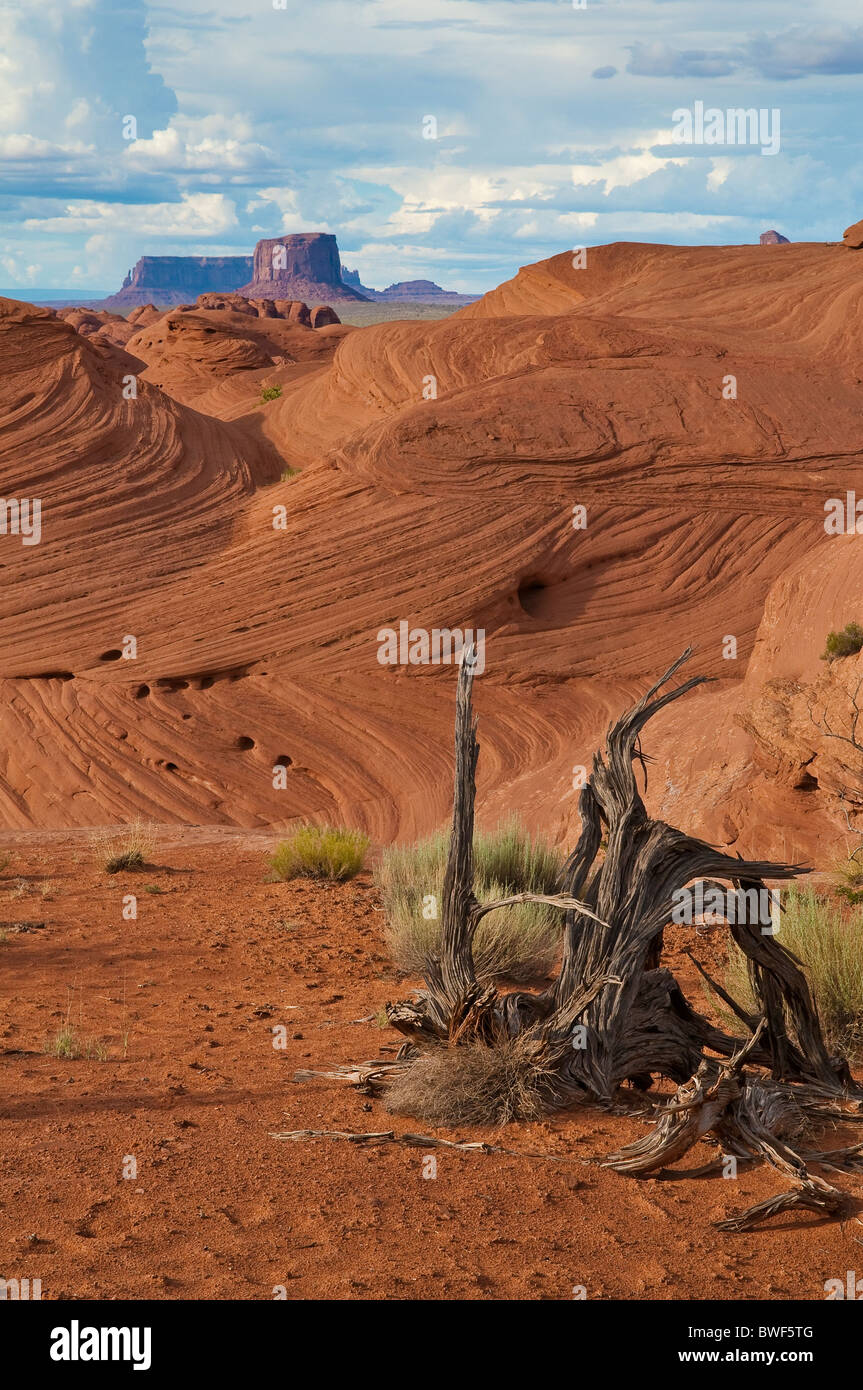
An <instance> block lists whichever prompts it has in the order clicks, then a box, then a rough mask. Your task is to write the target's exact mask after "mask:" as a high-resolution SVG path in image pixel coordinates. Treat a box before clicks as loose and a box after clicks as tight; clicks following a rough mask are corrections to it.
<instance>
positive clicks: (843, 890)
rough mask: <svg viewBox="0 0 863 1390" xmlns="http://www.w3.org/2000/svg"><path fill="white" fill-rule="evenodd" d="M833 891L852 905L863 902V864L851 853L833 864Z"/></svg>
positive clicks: (855, 905)
mask: <svg viewBox="0 0 863 1390" xmlns="http://www.w3.org/2000/svg"><path fill="white" fill-rule="evenodd" d="M833 876H834V877H833V891H834V893H836V895H837V896H838V897H840V898H844V899H845V901H846V902H847V903H849V904H850V906H851V907H857V906H858V904H860V903H863V864H861V863H860V862H859V860H857V859H855V857H854V855H853V854H849V856H848V858H847V859H839V860H837V862H836V863H835V864H834V865H833Z"/></svg>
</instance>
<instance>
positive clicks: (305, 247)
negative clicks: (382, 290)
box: [238, 232, 366, 304]
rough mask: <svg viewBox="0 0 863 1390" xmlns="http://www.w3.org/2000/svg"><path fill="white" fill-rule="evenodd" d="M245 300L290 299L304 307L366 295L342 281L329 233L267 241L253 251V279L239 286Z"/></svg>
mask: <svg viewBox="0 0 863 1390" xmlns="http://www.w3.org/2000/svg"><path fill="white" fill-rule="evenodd" d="M238 288H239V293H240V294H242V295H245V296H246V298H247V299H255V300H257V299H272V300H275V299H291V300H305V301H306V302H307V303H309V302H311V303H315V302H317V303H319V304H320V303H325V304H328V303H329V302H330V300H333V299H335V300H339V299H345V300H359V301H362V300H363V299H365V297H366V296H365V295H364V294H361V293H360V291H359V290H357V289H354V287H353V286H352V285H346V284H345V283H344V281H343V279H342V267H341V262H340V260H339V248H338V243H337V241H336V239H335V237H334V236H333V235H332V233H330V232H301V233H298V234H296V235H294V236H283V237H267V238H265V240H263V241H259V242H258V244H257V246H256V247H255V255H254V268H253V273H252V279H251V280H250V281H249V283H248V284H245V285H240V286H239V287H238Z"/></svg>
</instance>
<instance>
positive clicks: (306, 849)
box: [269, 825, 369, 881]
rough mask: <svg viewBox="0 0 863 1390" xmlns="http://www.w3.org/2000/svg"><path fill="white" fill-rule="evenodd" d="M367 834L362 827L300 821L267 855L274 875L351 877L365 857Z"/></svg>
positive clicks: (279, 877)
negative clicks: (269, 854) (358, 828)
mask: <svg viewBox="0 0 863 1390" xmlns="http://www.w3.org/2000/svg"><path fill="white" fill-rule="evenodd" d="M368 848H369V837H368V835H366V834H364V833H363V831H362V830H345V829H342V828H339V827H336V826H332V825H303V826H300V828H299V829H298V830H295V831H294V832H293V834H292V835H290V836H289V837H288V839H286V840H282V841H281V843H280V844H278V845H277V846H276V848H275V850H274V851H273V853H272V854H271V856H270V860H269V863H270V868H271V870H272V873H273V877H274V878H276V879H289V878H331V879H338V880H342V881H343V880H344V879H348V878H354V876H355V875H356V874H358V873H359V872H360V870H361V869H362V867H363V865H364V864H365V861H366V854H367V853H368Z"/></svg>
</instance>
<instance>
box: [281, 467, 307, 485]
mask: <svg viewBox="0 0 863 1390" xmlns="http://www.w3.org/2000/svg"><path fill="white" fill-rule="evenodd" d="M302 471H303V470H302V469H301V468H286V469H284V471H283V473H282V482H283V483H284V482H287V480H288V478H298V477H299V475H300V474H301V473H302Z"/></svg>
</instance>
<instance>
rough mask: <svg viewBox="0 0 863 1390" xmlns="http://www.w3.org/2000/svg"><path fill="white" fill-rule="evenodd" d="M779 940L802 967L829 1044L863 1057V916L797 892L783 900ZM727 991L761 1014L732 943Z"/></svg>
mask: <svg viewBox="0 0 863 1390" xmlns="http://www.w3.org/2000/svg"><path fill="white" fill-rule="evenodd" d="M784 904H785V911H784V912H783V913H782V919H781V928H780V931H779V934H778V936H777V938H776V939H777V941H779V942H780V943H781V945H783V946H785V947H786V949H787V950H789V951H791V953H792V954H793V955H795V956H796V957H797V959H798V960H799V961H800V963H801V964H802V965H803V967H804V969H805V972H806V977H807V979H808V981H809V987H810V989H811V990H812V994H813V996H814V999H815V1006H816V1008H817V1010H818V1013H819V1016H820V1018H821V1025H822V1028H823V1031H824V1037H825V1040H826V1042H827V1046H828V1047H829V1048H831V1049H832V1050H833V1051H834V1052H836V1053H839V1054H840V1055H841V1056H843V1057H847V1058H848V1060H849V1061H851V1062H854V1061H859V1060H861V1059H863V913H861V912H856V911H849V910H848V909H847V908H845V907H842V906H841V905H840V904H838V903H831V902H830V901H829V900H828V899H825V898H820V897H819V896H818V895H817V893H815V892H814V891H813V890H812V889H811V888H806V889H802V890H801V889H792V890H791V891H790V892H789V893H788V896H787V898H786V899H785V900H784ZM728 949H729V960H728V970H727V973H726V988H727V990H728V992H729V994H731V995H732V996H733V998H735V999H736V1000H737V1001H738V1003H740V1004H742V1005H743V1006H744V1008H746V1009H751V1010H752V1011H753V1012H756V1003H755V996H754V994H753V992H752V985H751V983H750V980H749V972H748V970H747V967H746V958H745V956H744V955H743V953H742V952H741V951H740V950H739V949H738V948H737V947H736V946H735V945H733V943H731V944H729V948H728Z"/></svg>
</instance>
